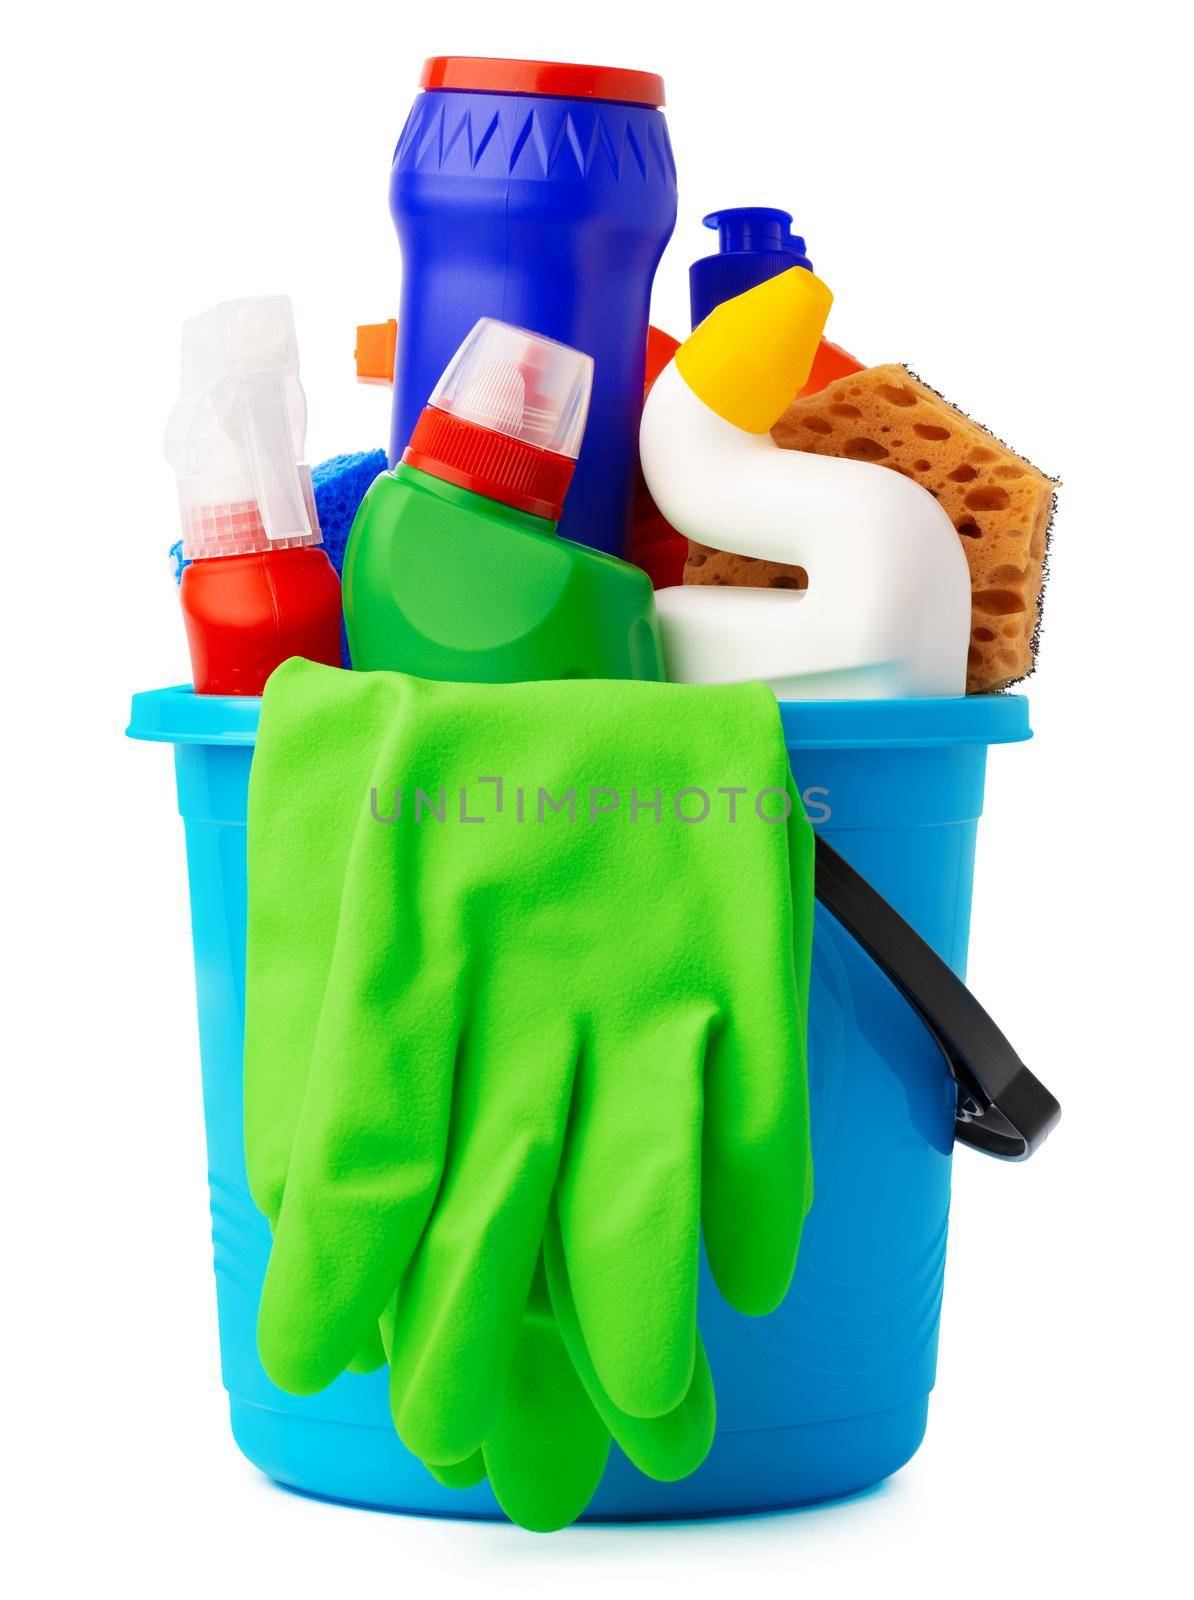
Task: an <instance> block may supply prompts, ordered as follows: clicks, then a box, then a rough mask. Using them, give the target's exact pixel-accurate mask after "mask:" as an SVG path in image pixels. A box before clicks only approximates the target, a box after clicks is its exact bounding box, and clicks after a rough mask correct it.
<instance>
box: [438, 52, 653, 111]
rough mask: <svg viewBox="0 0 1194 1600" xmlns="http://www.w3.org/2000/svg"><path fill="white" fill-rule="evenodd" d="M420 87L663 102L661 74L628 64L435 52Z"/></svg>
mask: <svg viewBox="0 0 1194 1600" xmlns="http://www.w3.org/2000/svg"><path fill="white" fill-rule="evenodd" d="M419 87H420V88H421V89H465V90H472V91H474V92H475V93H479V94H543V95H554V96H556V97H557V98H558V99H561V100H620V101H622V102H623V103H624V104H628V105H633V106H655V107H659V106H662V105H663V79H662V78H661V77H660V76H659V74H658V73H657V72H635V71H633V70H632V69H631V68H628V67H588V66H582V65H580V64H579V63H577V62H572V61H507V60H504V59H503V58H501V57H499V56H431V57H430V58H429V59H428V60H427V61H425V62H424V63H423V71H422V74H421V76H420V78H419Z"/></svg>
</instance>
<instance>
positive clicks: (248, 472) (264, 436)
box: [166, 295, 340, 694]
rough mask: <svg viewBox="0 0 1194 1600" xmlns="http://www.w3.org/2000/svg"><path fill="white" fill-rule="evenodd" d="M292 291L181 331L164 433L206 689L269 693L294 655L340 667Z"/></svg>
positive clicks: (199, 679)
mask: <svg viewBox="0 0 1194 1600" xmlns="http://www.w3.org/2000/svg"><path fill="white" fill-rule="evenodd" d="M298 372H299V367H298V346H297V341H296V339H295V332H294V312H293V309H292V307H291V304H290V301H289V299H288V298H287V297H286V296H285V295H270V296H264V297H261V298H257V299H246V300H229V301H226V302H225V303H224V304H222V305H218V306H216V307H215V308H214V309H213V310H211V311H207V312H205V313H204V314H203V315H202V316H199V317H194V318H192V319H191V321H189V322H187V323H186V324H184V326H183V332H182V386H181V391H180V394H179V399H178V403H177V404H176V406H175V408H174V411H173V413H172V414H171V417H170V422H169V426H168V427H167V430H166V457H167V459H168V460H169V462H170V464H171V465H172V466H173V468H174V470H175V472H176V473H177V475H178V498H179V506H180V509H181V512H182V538H183V556H184V557H185V558H186V559H187V561H188V562H189V563H190V565H189V566H187V568H186V569H185V571H184V572H183V575H182V591H181V593H182V611H183V619H184V621H185V623H186V630H187V643H188V645H189V646H190V652H191V667H192V672H193V677H194V683H195V688H196V690H197V691H198V692H199V693H200V694H260V693H261V691H262V689H263V688H264V687H265V680H266V679H267V678H268V677H269V675H270V673H271V672H272V671H273V670H274V668H275V667H276V666H278V665H280V663H281V662H283V661H285V660H287V659H288V658H289V657H290V656H305V657H307V659H308V660H310V661H320V662H323V663H325V664H326V665H327V666H333V667H338V666H339V665H340V583H339V580H338V579H337V577H336V572H335V569H334V568H333V566H332V564H331V562H330V561H329V560H328V558H327V555H326V554H325V552H324V551H323V550H322V549H321V548H320V546H321V544H322V542H323V540H322V536H321V534H320V531H319V518H318V515H317V514H316V510H315V497H314V493H313V491H312V488H311V472H310V468H309V467H308V466H307V465H306V464H305V462H304V461H303V459H302V458H303V454H304V445H305V435H306V428H307V406H306V400H305V398H304V395H303V390H302V385H301V384H300V382H299V375H298Z"/></svg>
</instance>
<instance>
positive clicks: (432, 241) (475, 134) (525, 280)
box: [389, 56, 676, 555]
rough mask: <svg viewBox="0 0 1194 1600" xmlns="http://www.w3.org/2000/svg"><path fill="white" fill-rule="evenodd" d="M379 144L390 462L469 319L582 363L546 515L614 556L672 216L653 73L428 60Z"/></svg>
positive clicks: (669, 163) (666, 148)
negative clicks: (388, 271)
mask: <svg viewBox="0 0 1194 1600" xmlns="http://www.w3.org/2000/svg"><path fill="white" fill-rule="evenodd" d="M421 85H422V91H423V92H422V93H421V94H420V95H419V96H418V98H417V99H416V101H415V103H414V106H413V107H412V109H411V113H410V116H409V118H408V119H407V123H406V127H405V128H404V129H403V132H402V136H401V138H400V139H399V141H398V147H397V149H396V150H395V152H394V163H393V169H392V174H391V179H390V210H391V213H392V215H393V218H394V225H395V227H396V229H397V232H398V240H399V244H400V246H401V250H402V300H401V311H400V315H399V318H398V346H397V352H396V359H395V368H394V412H393V425H392V429H391V434H390V452H389V458H390V465H391V466H393V465H394V464H395V463H396V462H397V461H399V460H401V457H402V452H403V451H404V450H405V448H406V446H407V444H408V443H409V440H410V436H411V433H412V432H413V430H414V427H415V424H416V422H417V421H418V419H419V415H420V413H421V412H422V409H423V407H424V406H425V405H426V404H427V401H428V398H429V397H430V395H431V391H432V390H433V389H434V387H435V385H436V383H437V382H438V381H439V377H440V375H441V373H442V372H443V371H444V369H445V368H446V367H447V365H448V363H449V361H450V360H451V359H452V356H453V355H454V353H455V351H456V350H457V349H458V348H459V346H460V345H461V344H462V343H463V341H464V339H465V337H466V336H467V335H468V333H469V332H470V331H471V329H472V328H473V326H474V324H475V323H476V322H477V320H478V319H479V318H480V317H495V318H498V319H500V320H501V321H503V322H508V323H512V324H513V325H514V326H516V327H520V328H526V329H529V330H531V331H533V332H535V333H539V334H545V335H546V336H547V337H548V338H551V339H556V340H559V341H560V342H561V343H563V344H568V345H571V346H573V347H574V348H575V349H578V350H583V351H585V352H586V354H588V355H590V356H592V357H593V360H594V364H595V367H594V382H593V395H592V403H591V406H590V410H589V423H588V427H587V429H586V432H585V439H584V446H583V448H582V450H581V454H580V460H579V461H578V463H577V468H576V476H575V478H574V479H573V482H572V486H571V489H570V490H569V494H568V503H567V505H566V507H565V510H564V516H563V520H562V522H561V524H560V530H559V531H560V533H561V534H562V535H564V536H565V537H566V538H570V539H575V540H577V541H578V542H580V543H583V544H589V545H593V546H594V547H595V548H597V549H599V550H606V551H609V552H610V553H612V554H614V555H621V554H622V553H623V552H624V549H625V545H626V535H627V528H628V524H629V517H630V506H631V498H632V495H633V490H634V481H635V468H636V465H637V460H638V453H637V440H638V424H639V415H640V412H641V410H642V396H643V368H644V363H645V358H646V340H647V322H648V313H649V307H650V298H651V284H652V280H653V279H654V276H655V269H656V267H657V265H658V263H659V258H660V256H661V255H662V254H663V250H664V246H665V245H666V244H667V241H668V239H669V238H670V237H671V233H672V229H673V227H674V226H675V221H676V169H675V164H674V162H673V159H672V151H671V145H670V143H669V141H668V134H667V125H666V123H665V122H664V118H663V113H662V111H661V109H660V108H661V107H662V104H663V82H662V80H661V79H660V78H658V77H656V75H655V74H654V73H649V72H635V71H629V70H625V69H621V68H613V67H590V66H574V65H566V64H564V63H559V62H543V61H504V60H493V59H486V58H478V57H463V56H441V57H435V58H433V59H432V60H430V61H428V62H427V63H426V65H425V67H424V69H423V74H422V78H421Z"/></svg>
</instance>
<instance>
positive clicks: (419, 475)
mask: <svg viewBox="0 0 1194 1600" xmlns="http://www.w3.org/2000/svg"><path fill="white" fill-rule="evenodd" d="M592 373H593V362H592V359H591V357H589V356H587V355H584V354H582V353H581V352H580V351H579V350H573V349H571V348H569V346H567V345H562V344H557V343H556V342H555V341H554V340H551V339H545V338H542V337H541V336H540V335H538V334H535V333H528V332H526V331H525V330H523V329H521V328H512V327H510V326H508V325H507V324H506V323H502V322H496V321H494V320H492V319H491V318H488V317H485V318H482V320H481V321H480V322H478V324H477V325H476V327H475V328H474V329H473V331H472V333H470V334H469V336H468V338H467V339H466V340H465V342H464V344H463V345H461V347H460V349H459V350H458V351H457V353H456V355H455V357H454V358H453V360H452V363H451V365H450V366H449V367H448V370H447V372H445V374H444V376H443V378H442V379H441V380H440V383H439V386H438V388H437V389H436V391H435V393H434V394H433V395H432V397H431V400H430V403H429V404H428V405H427V407H426V408H425V410H424V412H423V415H422V417H421V418H420V420H419V423H418V425H417V427H416V428H415V431H414V433H413V434H412V436H411V441H410V445H409V446H408V448H407V450H406V452H405V454H404V455H403V457H402V461H401V463H400V464H399V465H398V466H397V467H396V468H395V469H394V470H393V471H392V472H383V473H382V474H381V476H380V477H379V478H378V479H377V480H376V482H375V483H374V484H373V486H372V487H371V488H370V490H369V492H368V494H367V495H366V496H365V498H364V500H363V501H362V502H361V506H360V509H359V510H358V512H357V515H356V520H355V521H354V523H353V526H352V532H351V534H350V535H349V540H348V549H347V552H346V554H345V559H344V578H343V583H344V615H345V620H346V623H347V628H348V647H349V652H350V654H351V656H352V664H353V666H354V667H355V668H357V669H358V670H359V671H366V672H368V671H376V670H378V669H387V670H390V671H396V672H409V673H413V674H414V675H415V676H417V677H421V678H443V679H451V680H455V681H460V682H474V683H515V682H524V681H529V680H531V679H539V678H649V679H662V678H663V676H664V673H663V664H662V655H661V651H660V643H659V631H658V627H657V624H656V620H655V602H654V595H653V592H652V589H651V583H650V580H649V579H648V578H647V576H646V574H645V573H643V572H640V571H639V569H638V568H637V567H632V566H629V565H628V564H627V563H626V562H625V561H619V560H617V559H616V558H615V557H613V556H608V555H604V554H603V553H601V552H600V551H598V550H591V549H590V548H589V547H588V546H587V545H579V544H573V543H572V541H571V540H568V539H561V538H560V537H559V535H558V534H557V533H556V531H555V529H556V523H557V521H558V520H559V516H560V511H561V509H562V505H563V500H564V495H565V493H566V491H567V488H568V483H569V481H570V479H571V477H572V471H573V468H574V466H575V463H576V457H577V455H578V453H579V450H580V442H581V438H582V436H583V434H584V427H585V419H586V416H587V414H588V405H589V392H590V389H591V387H592Z"/></svg>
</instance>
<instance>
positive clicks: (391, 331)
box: [356, 317, 398, 384]
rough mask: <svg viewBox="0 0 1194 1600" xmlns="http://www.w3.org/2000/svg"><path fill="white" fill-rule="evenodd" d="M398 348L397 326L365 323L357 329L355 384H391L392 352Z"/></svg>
mask: <svg viewBox="0 0 1194 1600" xmlns="http://www.w3.org/2000/svg"><path fill="white" fill-rule="evenodd" d="M397 348H398V324H397V322H395V320H394V318H393V317H391V318H390V320H389V321H388V322H366V323H363V324H362V325H361V326H360V327H358V329H357V348H356V361H357V382H358V383H381V384H393V382H394V352H395V351H396V350H397Z"/></svg>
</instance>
